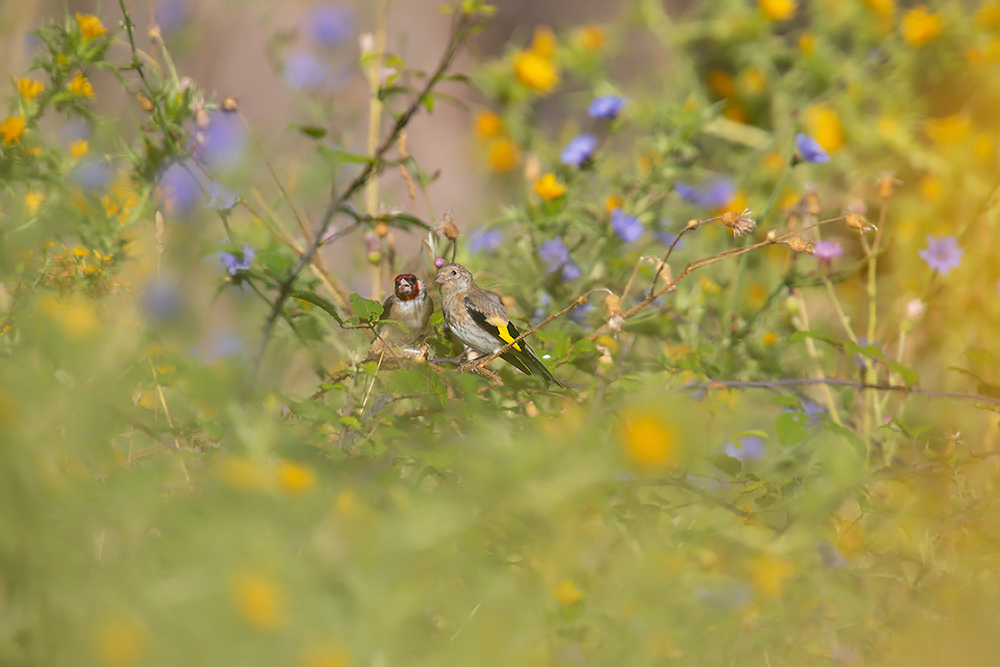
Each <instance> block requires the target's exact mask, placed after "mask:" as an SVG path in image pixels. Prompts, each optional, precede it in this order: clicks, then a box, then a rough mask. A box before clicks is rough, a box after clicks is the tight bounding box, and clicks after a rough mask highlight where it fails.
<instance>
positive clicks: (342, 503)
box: [333, 491, 358, 519]
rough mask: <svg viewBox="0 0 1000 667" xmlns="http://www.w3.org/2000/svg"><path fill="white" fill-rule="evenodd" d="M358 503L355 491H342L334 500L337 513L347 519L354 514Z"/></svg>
mask: <svg viewBox="0 0 1000 667" xmlns="http://www.w3.org/2000/svg"><path fill="white" fill-rule="evenodd" d="M357 504H358V503H357V497H356V496H355V495H354V492H353V491H341V492H340V493H338V494H337V497H336V499H334V501H333V506H334V509H335V510H336V511H337V514H339V515H340V516H342V517H343V518H345V519H346V518H348V517H350V516H351V515H353V514H354V512H355V509H356V507H357Z"/></svg>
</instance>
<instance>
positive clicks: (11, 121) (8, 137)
mask: <svg viewBox="0 0 1000 667" xmlns="http://www.w3.org/2000/svg"><path fill="white" fill-rule="evenodd" d="M22 134H24V115H23V114H18V115H17V116H8V117H7V119H6V120H4V122H2V123H0V135H3V142H4V143H5V144H17V143H20V142H21V135H22Z"/></svg>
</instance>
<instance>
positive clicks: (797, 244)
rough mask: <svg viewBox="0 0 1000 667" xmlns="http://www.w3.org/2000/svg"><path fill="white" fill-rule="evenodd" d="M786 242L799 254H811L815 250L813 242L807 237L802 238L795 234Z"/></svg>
mask: <svg viewBox="0 0 1000 667" xmlns="http://www.w3.org/2000/svg"><path fill="white" fill-rule="evenodd" d="M785 243H787V244H788V248H789V249H790V250H791V251H792V252H794V253H796V254H799V255H811V254H812V252H813V244H812V243H810V242H809V241H806V240H805V239H800V238H799V237H798V236H793V237H792V238H790V239H788V240H787V241H786V242H785Z"/></svg>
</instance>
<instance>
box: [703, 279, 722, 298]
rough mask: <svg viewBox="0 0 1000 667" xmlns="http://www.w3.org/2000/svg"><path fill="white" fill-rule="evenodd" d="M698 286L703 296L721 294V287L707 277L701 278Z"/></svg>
mask: <svg viewBox="0 0 1000 667" xmlns="http://www.w3.org/2000/svg"><path fill="white" fill-rule="evenodd" d="M698 285H699V286H700V287H701V291H702V292H704V293H705V294H722V287H721V286H720V285H719V283H717V282H715V281H714V280H712V279H711V278H709V277H707V276H702V278H701V280H699V281H698Z"/></svg>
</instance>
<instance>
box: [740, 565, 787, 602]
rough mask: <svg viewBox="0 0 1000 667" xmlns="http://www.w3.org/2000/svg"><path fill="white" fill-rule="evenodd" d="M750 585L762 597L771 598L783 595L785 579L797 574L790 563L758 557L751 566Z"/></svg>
mask: <svg viewBox="0 0 1000 667" xmlns="http://www.w3.org/2000/svg"><path fill="white" fill-rule="evenodd" d="M748 569H749V571H750V583H752V584H753V587H754V588H756V589H757V592H758V593H760V594H761V595H763V596H765V597H769V598H774V597H778V596H779V595H781V589H782V588H783V587H784V583H785V579H787V578H789V577H791V576H792V575H793V574H795V567H794V566H793V565H792V563H790V562H789V561H787V560H785V559H783V558H776V557H774V556H758V557H757V558H755V559H754V560H753V561H752V562H751V563H750V566H749V568H748Z"/></svg>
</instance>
